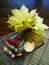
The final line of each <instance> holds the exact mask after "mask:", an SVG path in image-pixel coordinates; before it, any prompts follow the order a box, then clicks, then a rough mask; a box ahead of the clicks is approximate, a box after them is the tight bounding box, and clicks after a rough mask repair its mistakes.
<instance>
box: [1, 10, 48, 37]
mask: <svg viewBox="0 0 49 65" xmlns="http://www.w3.org/2000/svg"><path fill="white" fill-rule="evenodd" d="M8 12H9V10H8V9H2V10H1V9H0V36H1V35H5V34H8V33H10V32H13V29H10V28H9V27H8V26H7V23H6V21H7V20H8V18H7V17H6V15H7V14H8ZM38 12H39V16H41V17H44V23H45V24H46V25H48V26H49V9H38Z"/></svg>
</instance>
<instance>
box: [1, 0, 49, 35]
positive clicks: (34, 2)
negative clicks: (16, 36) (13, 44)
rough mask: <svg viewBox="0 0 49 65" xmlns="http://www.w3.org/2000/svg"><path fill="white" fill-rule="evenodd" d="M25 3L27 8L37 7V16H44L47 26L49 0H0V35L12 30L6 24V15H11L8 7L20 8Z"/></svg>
mask: <svg viewBox="0 0 49 65" xmlns="http://www.w3.org/2000/svg"><path fill="white" fill-rule="evenodd" d="M23 4H24V5H25V6H26V7H27V8H28V9H29V10H32V9H37V12H38V13H39V16H41V17H43V18H44V20H45V21H44V23H45V24H47V25H48V26H49V0H0V30H1V31H0V35H1V34H6V33H7V34H8V32H11V31H12V30H11V29H9V28H8V27H7V28H6V27H4V26H7V25H6V23H5V22H6V21H7V20H8V16H9V15H11V11H10V9H13V8H20V7H21V6H22V5H23Z"/></svg>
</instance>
